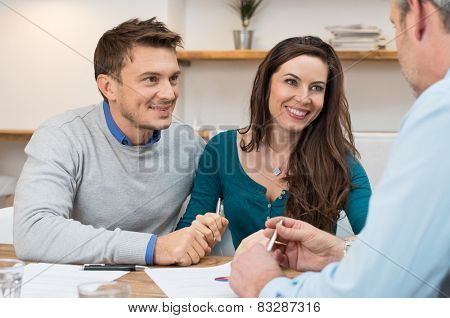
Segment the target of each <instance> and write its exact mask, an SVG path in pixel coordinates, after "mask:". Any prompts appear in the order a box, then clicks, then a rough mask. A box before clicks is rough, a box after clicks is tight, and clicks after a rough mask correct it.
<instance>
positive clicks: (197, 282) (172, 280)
mask: <svg viewBox="0 0 450 318" xmlns="http://www.w3.org/2000/svg"><path fill="white" fill-rule="evenodd" d="M145 272H146V273H147V275H148V276H150V278H151V279H152V280H153V281H154V282H155V283H156V284H157V285H158V287H159V288H161V290H162V291H163V292H164V293H165V294H166V295H167V296H168V297H184V298H187V297H188V298H198V297H201V298H216V297H217V298H231V297H237V295H236V294H235V293H234V292H233V290H232V289H231V288H230V284H229V283H228V281H223V280H219V281H217V280H216V278H220V277H228V276H230V263H226V264H224V265H219V266H212V267H191V268H148V269H146V270H145Z"/></svg>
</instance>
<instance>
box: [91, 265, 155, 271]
mask: <svg viewBox="0 0 450 318" xmlns="http://www.w3.org/2000/svg"><path fill="white" fill-rule="evenodd" d="M146 268H147V267H145V266H140V265H127V264H114V265H106V264H84V265H83V270H84V271H130V272H136V271H143V270H145V269H146Z"/></svg>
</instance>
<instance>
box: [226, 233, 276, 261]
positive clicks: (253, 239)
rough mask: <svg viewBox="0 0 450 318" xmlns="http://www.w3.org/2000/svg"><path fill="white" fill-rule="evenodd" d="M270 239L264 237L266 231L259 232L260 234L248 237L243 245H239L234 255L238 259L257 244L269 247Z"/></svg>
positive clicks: (243, 241)
mask: <svg viewBox="0 0 450 318" xmlns="http://www.w3.org/2000/svg"><path fill="white" fill-rule="evenodd" d="M268 242H269V239H268V238H267V237H266V236H265V235H264V230H259V231H258V232H255V233H253V234H252V235H249V236H247V237H246V238H245V239H243V240H242V242H241V244H239V246H238V249H237V250H236V252H235V253H234V257H235V258H236V257H237V256H239V255H240V254H241V253H243V252H246V251H247V250H249V249H250V248H251V247H253V246H254V245H255V244H259V245H262V246H267V243H268Z"/></svg>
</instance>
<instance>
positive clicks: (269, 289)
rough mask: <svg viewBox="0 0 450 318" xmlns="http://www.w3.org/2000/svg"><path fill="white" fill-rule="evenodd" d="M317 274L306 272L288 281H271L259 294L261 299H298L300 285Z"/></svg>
mask: <svg viewBox="0 0 450 318" xmlns="http://www.w3.org/2000/svg"><path fill="white" fill-rule="evenodd" d="M314 274H317V273H312V272H306V273H302V274H300V275H298V276H297V277H295V278H293V279H290V278H287V277H278V278H274V279H272V280H271V281H270V282H268V283H267V284H266V286H264V288H263V289H262V290H261V292H260V293H259V297H261V298H295V297H299V293H300V290H301V288H302V285H303V283H304V281H305V280H306V279H308V277H310V276H311V275H314Z"/></svg>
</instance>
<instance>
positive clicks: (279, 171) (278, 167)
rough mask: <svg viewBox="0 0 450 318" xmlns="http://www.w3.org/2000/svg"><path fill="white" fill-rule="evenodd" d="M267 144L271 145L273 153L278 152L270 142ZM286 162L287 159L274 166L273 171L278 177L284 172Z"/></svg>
mask: <svg viewBox="0 0 450 318" xmlns="http://www.w3.org/2000/svg"><path fill="white" fill-rule="evenodd" d="M267 146H269V148H270V151H271V152H272V153H275V154H276V153H277V152H276V151H275V150H273V148H272V146H270V145H269V144H267ZM284 163H285V161H284V160H283V162H282V163H281V164H280V165H279V166H276V167H272V173H273V174H274V175H275V176H276V177H278V176H279V175H280V174H281V173H282V172H283V166H284Z"/></svg>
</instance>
